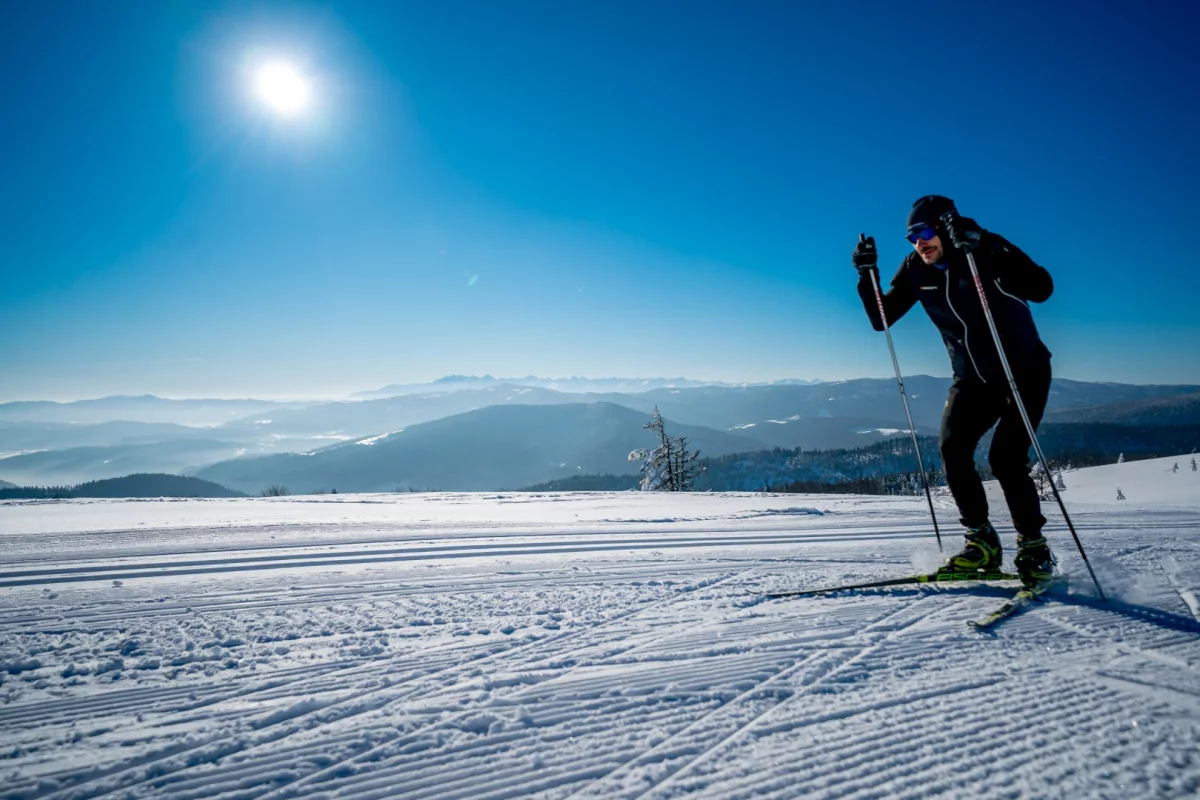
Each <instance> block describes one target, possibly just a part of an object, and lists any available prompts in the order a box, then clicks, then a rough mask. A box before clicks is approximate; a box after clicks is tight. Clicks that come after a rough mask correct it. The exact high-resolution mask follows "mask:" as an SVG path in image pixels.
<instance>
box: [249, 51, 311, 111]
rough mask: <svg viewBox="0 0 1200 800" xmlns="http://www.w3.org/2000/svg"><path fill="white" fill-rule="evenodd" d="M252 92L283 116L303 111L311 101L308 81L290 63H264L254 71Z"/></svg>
mask: <svg viewBox="0 0 1200 800" xmlns="http://www.w3.org/2000/svg"><path fill="white" fill-rule="evenodd" d="M254 92H255V94H256V95H257V96H258V99H259V100H261V101H262V102H263V103H264V104H265V105H266V106H267V108H269V109H271V110H272V111H274V112H275V113H276V114H279V115H280V116H283V117H294V116H298V115H300V114H302V113H304V112H305V111H306V110H307V109H308V107H309V106H310V105H311V103H312V89H311V88H310V86H309V82H308V81H307V80H306V79H305V78H304V76H303V75H301V74H300V73H299V72H298V71H297V70H296V69H295V68H294V67H292V66H291V65H290V64H286V63H284V62H281V61H276V62H272V63H269V64H264V65H262V66H261V67H259V68H258V70H256V71H255V73H254Z"/></svg>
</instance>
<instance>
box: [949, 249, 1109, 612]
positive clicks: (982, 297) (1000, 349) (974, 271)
mask: <svg viewBox="0 0 1200 800" xmlns="http://www.w3.org/2000/svg"><path fill="white" fill-rule="evenodd" d="M964 252H965V253H966V254H967V264H968V265H970V267H971V277H972V278H973V279H974V280H975V291H977V292H979V302H980V303H982V304H983V315H984V316H985V317H987V323H988V328H990V329H991V331H992V341H994V342H995V343H996V352H997V353H999V354H1000V364H1001V366H1003V367H1004V376H1005V377H1006V378H1008V387H1009V389H1011V390H1012V397H1013V402H1014V403H1016V405H1017V410H1018V411H1020V412H1021V420H1022V421H1023V422H1024V423H1025V430H1026V431H1028V432H1029V440H1030V441H1031V442H1033V449H1034V450H1036V451H1037V457H1038V460H1039V461H1041V464H1042V469H1043V470H1045V471H1046V476H1047V477H1049V476H1050V465H1049V464H1047V463H1046V456H1045V454H1044V453H1042V446H1041V444H1040V443H1038V438H1037V433H1036V432H1035V431H1034V429H1033V423H1031V422H1030V421H1029V414H1027V413H1026V412H1025V403H1024V402H1022V401H1021V393H1020V391H1018V390H1017V382H1016V380H1015V379H1013V373H1012V368H1011V367H1010V366H1009V365H1008V356H1007V355H1006V354H1005V352H1004V345H1003V344H1001V343H1000V332H999V331H997V330H996V320H994V319H993V318H992V309H991V306H989V305H988V301H987V295H986V294H985V293H984V291H983V281H982V280H980V278H979V270H978V268H976V266H975V256H974V254H972V253H971V251H970V250H965V251H964ZM1050 489H1051V491H1053V492H1054V499H1055V500H1057V501H1058V507H1059V508H1060V509H1062V515H1063V519H1064V520H1066V522H1067V527H1068V528H1069V529H1070V531H1071V536H1072V537H1073V538H1074V539H1075V546H1076V547H1078V548H1079V555H1081V556H1083V564H1084V566H1085V567H1087V569H1088V574H1089V575H1091V576H1092V583H1094V584H1096V591H1097V592H1099V593H1100V599H1101V600H1107V599H1108V598H1106V597H1105V596H1104V590H1103V589H1101V588H1100V581H1099V580H1097V578H1096V571H1095V570H1093V569H1092V562H1090V561H1088V557H1087V553H1086V552H1084V550H1083V542H1081V541H1079V534H1078V533H1076V532H1075V525H1074V524H1073V523H1072V522H1071V517H1070V515H1069V514H1067V507H1066V505H1065V504H1064V503H1063V499H1062V495H1061V494H1059V493H1058V487H1057V486H1055V485H1054V481H1053V480H1050Z"/></svg>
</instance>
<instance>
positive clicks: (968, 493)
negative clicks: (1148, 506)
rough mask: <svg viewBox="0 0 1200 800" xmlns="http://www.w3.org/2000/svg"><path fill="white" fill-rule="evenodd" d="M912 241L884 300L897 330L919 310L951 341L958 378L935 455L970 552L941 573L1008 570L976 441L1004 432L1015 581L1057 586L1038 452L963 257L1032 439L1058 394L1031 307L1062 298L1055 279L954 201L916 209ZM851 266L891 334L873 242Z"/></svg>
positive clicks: (862, 242) (999, 472) (994, 461)
mask: <svg viewBox="0 0 1200 800" xmlns="http://www.w3.org/2000/svg"><path fill="white" fill-rule="evenodd" d="M907 238H908V240H909V242H911V243H912V245H913V252H911V253H909V254H908V256H907V257H906V258H905V259H904V262H903V263H902V264H901V265H900V269H899V270H897V272H896V275H895V277H894V278H892V282H891V288H889V289H888V290H887V292H885V293H884V294H883V313H884V315H885V316H886V317H887V320H886V324H887V325H889V326H890V325H892V324H894V323H895V322H896V320H898V319H900V318H901V317H902V316H904V314H905V313H906V312H908V310H909V309H911V308H912V307H913V306H914V305H916V304H917V303H918V302H919V303H921V305H922V306H923V307H924V308H925V312H926V313H927V314H928V315H929V318H930V319H931V320H932V321H933V324H934V325H936V326H937V328H938V331H939V332H940V333H941V335H942V340H943V341H944V342H945V344H946V350H947V351H948V352H949V354H950V363H951V366H952V368H953V372H954V381H953V384H952V385H951V387H950V396H949V398H948V399H947V400H946V408H945V410H944V411H943V413H942V425H941V431H940V436H939V441H938V447H939V450H940V451H941V456H942V463H943V465H944V468H945V470H946V483H947V484H948V485H949V487H950V493H951V494H952V495H953V496H954V501H955V503H956V504H957V505H958V511H959V514H960V515H961V518H962V519H961V521H962V524H963V525H964V526H965V527H966V529H967V531H966V545H965V546H964V547H963V549H962V551H961V552H959V553H957V554H955V555H953V556H951V557H950V558H948V559H947V560H946V564H945V566H944V567H943V568H942V569H944V570H947V571H951V572H976V571H978V572H984V573H986V572H997V571H999V570H1000V566H1001V562H1002V559H1003V551H1002V549H1001V545H1000V538H999V536H997V534H996V529H995V528H994V527H992V524H991V523H990V522H989V521H988V504H987V496H986V495H985V494H984V490H983V482H982V481H981V479H980V477H979V473H978V472H977V471H976V469H975V458H974V457H975V448H976V447H977V446H978V444H979V440H980V439H981V438H982V437H983V435H984V434H985V433H986V432H987V431H988V429H990V428H991V427H992V426H993V425H996V433H995V435H994V437H993V439H992V447H991V450H990V451H989V453H988V463H989V465H990V466H991V468H992V472H993V474H995V476H996V478H997V479H998V480H999V482H1000V487H1001V489H1002V490H1003V491H1004V499H1005V501H1006V502H1007V503H1008V508H1009V511H1010V513H1011V514H1012V520H1013V527H1015V528H1016V529H1017V556H1016V569H1017V573H1018V574H1019V575H1020V577H1021V580H1022V582H1023V583H1024V584H1025V585H1026V586H1027V587H1030V588H1033V587H1045V586H1048V585H1049V583H1050V581H1051V580H1052V573H1053V569H1054V559H1053V556H1052V555H1051V554H1050V548H1049V546H1048V545H1047V543H1046V539H1045V537H1043V536H1042V526H1043V525H1045V524H1046V518H1045V517H1043V516H1042V513H1041V502H1040V498H1039V496H1038V492H1037V488H1036V487H1035V486H1034V482H1033V479H1032V478H1031V477H1030V475H1029V465H1030V462H1029V446H1030V444H1031V442H1030V439H1029V434H1028V432H1027V431H1026V429H1025V426H1024V423H1023V421H1022V419H1021V416H1020V412H1019V410H1018V408H1017V406H1016V404H1015V403H1014V402H1013V399H1012V397H1011V394H1010V390H1009V387H1008V382H1007V379H1006V377H1005V374H1004V369H1003V365H1002V363H1001V361H1000V356H999V354H998V353H997V351H996V345H995V341H994V339H993V338H992V336H991V331H990V330H989V327H988V323H987V318H986V317H985V315H984V311H983V306H982V303H981V302H980V298H979V293H978V290H977V289H976V287H975V284H974V281H973V279H972V276H971V273H970V268H969V266H968V263H967V258H966V255H965V253H967V252H971V253H972V254H973V255H974V258H975V263H976V266H977V268H978V270H979V275H980V280H981V282H982V284H983V289H984V293H985V294H986V296H987V300H988V306H989V307H990V308H991V311H992V315H993V318H994V320H995V324H996V329H997V331H998V332H999V334H1000V340H1001V341H1002V343H1003V346H1004V350H1005V354H1006V355H1007V357H1008V362H1009V365H1010V367H1011V368H1012V372H1013V378H1014V380H1015V381H1016V385H1017V390H1018V391H1019V392H1020V394H1021V399H1022V400H1023V401H1024V404H1025V410H1026V412H1027V414H1028V416H1029V421H1030V424H1031V425H1033V426H1034V427H1035V428H1036V427H1037V424H1038V422H1039V421H1040V420H1041V418H1042V412H1043V411H1045V408H1046V399H1047V397H1048V395H1049V393H1050V351H1049V350H1047V349H1046V346H1045V345H1044V344H1043V343H1042V340H1041V338H1040V337H1039V336H1038V332H1037V327H1036V326H1035V325H1034V322H1033V314H1032V313H1031V312H1030V309H1029V302H1035V303H1041V302H1043V301H1045V300H1046V299H1047V298H1049V297H1050V294H1051V293H1052V292H1053V291H1054V283H1053V281H1052V280H1051V278H1050V273H1048V272H1047V271H1046V270H1045V269H1043V268H1042V267H1039V266H1038V265H1037V264H1035V263H1034V262H1033V260H1032V259H1030V258H1029V256H1027V255H1025V253H1023V252H1021V250H1019V249H1018V248H1017V247H1016V246H1015V245H1013V244H1012V243H1011V242H1009V241H1007V240H1006V239H1004V238H1003V237H1002V236H999V235H998V234H995V233H991V232H990V231H985V230H983V229H982V228H980V227H979V225H978V224H976V222H975V220H973V219H970V218H968V217H963V216H960V215H959V213H958V209H957V208H955V206H954V201H952V200H950V199H949V198H947V197H941V196H940V195H928V196H925V197H922V198H920V199H918V200H917V201H916V202H915V203H913V207H912V210H911V211H910V212H909V214H908V237H907ZM853 263H854V266H855V267H856V268H857V269H858V273H859V278H858V294H859V296H860V297H861V298H862V301H863V307H864V308H865V309H866V312H867V316H868V317H869V318H870V320H871V324H872V326H874V328H875V330H877V331H882V330H884V325H885V322H884V320H882V319H880V315H879V306H878V303H877V302H876V297H875V287H874V285H873V283H872V279H871V274H870V273H871V272H872V271H877V270H878V253H877V252H876V249H875V240H874V238H873V237H867V236H861V237H859V243H858V246H857V247H856V248H855V250H854V256H853ZM997 423H998V424H997Z"/></svg>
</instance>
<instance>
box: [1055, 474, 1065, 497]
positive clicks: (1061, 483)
mask: <svg viewBox="0 0 1200 800" xmlns="http://www.w3.org/2000/svg"><path fill="white" fill-rule="evenodd" d="M1054 487H1055V488H1056V489H1058V490H1059V491H1060V492H1061V491H1062V490H1064V489H1066V488H1067V483H1066V481H1064V480H1063V476H1062V473H1061V472H1060V473H1058V480H1057V481H1056V482H1055V484H1054Z"/></svg>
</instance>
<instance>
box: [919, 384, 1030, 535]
mask: <svg viewBox="0 0 1200 800" xmlns="http://www.w3.org/2000/svg"><path fill="white" fill-rule="evenodd" d="M1013 377H1014V379H1015V380H1016V383H1017V390H1018V391H1020V393H1021V400H1022V401H1024V403H1025V411H1026V413H1028V414H1029V421H1030V422H1031V423H1032V424H1033V427H1034V428H1035V429H1036V428H1037V425H1038V423H1039V422H1041V420H1042V413H1043V412H1044V411H1045V410H1046V399H1047V398H1048V397H1049V395H1050V363H1049V362H1046V364H1044V365H1038V366H1033V367H1026V368H1023V369H1021V370H1014V372H1013ZM997 423H999V424H997ZM993 425H996V433H995V435H994V436H993V437H992V448H991V450H989V451H988V464H989V465H990V466H991V468H992V473H993V474H994V475H995V476H996V479H997V480H998V481H999V482H1000V488H1001V489H1002V490H1003V491H1004V499H1005V501H1007V503H1008V510H1009V512H1010V513H1011V514H1012V521H1013V527H1015V528H1016V529H1017V533H1018V534H1019V535H1020V537H1021V538H1036V537H1037V536H1038V535H1039V533H1040V532H1041V530H1042V526H1043V525H1045V524H1046V518H1045V517H1043V516H1042V510H1041V499H1040V498H1039V497H1038V492H1037V487H1036V486H1035V485H1034V483H1033V478H1031V477H1029V468H1030V459H1029V446H1030V445H1031V444H1032V442H1031V441H1030V440H1029V433H1028V432H1027V431H1026V429H1025V423H1024V422H1023V421H1022V420H1021V412H1020V410H1019V409H1018V408H1017V405H1016V403H1015V402H1013V399H1012V394H1011V390H1010V389H1009V386H1008V381H1007V380H1006V379H1005V378H1004V377H1003V376H1001V377H1000V378H999V379H996V378H992V379H990V380H989V381H988V382H987V383H984V382H983V381H981V380H979V379H978V378H955V379H954V383H953V384H952V385H951V387H950V397H949V398H948V399H947V400H946V409H945V411H943V412H942V430H941V436H940V440H939V443H938V444H939V449H940V450H941V454H942V465H943V466H944V468H945V470H946V483H947V485H949V487H950V493H951V494H952V495H954V502H955V503H957V504H958V511H959V514H960V515H961V516H962V524H963V525H965V526H967V527H968V528H976V527H979V526H980V525H982V524H983V523H985V522H987V521H988V504H987V496H986V495H985V494H984V491H983V481H982V480H981V479H980V477H979V472H978V471H977V470H976V469H975V449H976V448H977V447H978V446H979V440H980V439H982V438H983V435H984V434H985V433H987V431H988V429H989V428H991V427H992V426H993Z"/></svg>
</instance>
